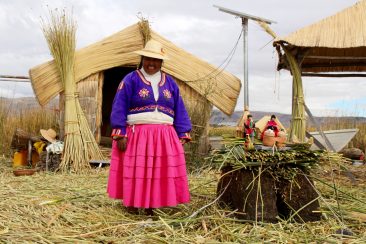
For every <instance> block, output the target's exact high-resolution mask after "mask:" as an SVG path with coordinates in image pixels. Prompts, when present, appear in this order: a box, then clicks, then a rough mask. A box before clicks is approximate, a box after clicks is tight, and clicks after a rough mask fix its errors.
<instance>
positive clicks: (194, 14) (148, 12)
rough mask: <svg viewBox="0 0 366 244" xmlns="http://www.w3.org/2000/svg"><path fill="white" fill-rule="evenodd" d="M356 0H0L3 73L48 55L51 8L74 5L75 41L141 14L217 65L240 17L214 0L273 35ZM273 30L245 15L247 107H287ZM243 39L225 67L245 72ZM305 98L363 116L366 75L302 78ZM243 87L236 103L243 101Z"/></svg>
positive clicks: (27, 92)
mask: <svg viewBox="0 0 366 244" xmlns="http://www.w3.org/2000/svg"><path fill="white" fill-rule="evenodd" d="M356 2H357V0H321V1H319V0H317V1H315V0H306V1H303V0H281V1H278V0H257V1H251V0H241V1H238V0H185V1H178V0H135V1H129V0H11V1H10V0H0V33H1V34H0V75H14V76H16V75H17V76H28V70H29V69H30V68H31V67H33V66H36V65H38V64H41V63H43V62H45V61H48V60H50V59H51V56H50V52H49V49H48V47H47V43H46V40H45V38H44V36H43V34H42V31H41V19H42V18H43V19H46V18H47V17H48V16H49V10H50V9H51V10H53V9H55V8H58V9H66V11H72V13H73V16H74V19H75V20H76V23H77V33H76V36H77V48H82V47H85V46H86V45H89V44H92V43H94V42H96V41H99V40H101V39H103V38H105V37H107V36H109V35H111V34H114V33H115V32H118V31H120V30H121V29H124V28H125V27H127V26H129V25H132V24H135V23H136V22H137V21H138V20H139V19H138V16H143V17H144V18H146V19H148V20H149V21H150V24H151V28H152V29H153V30H154V31H156V32H158V33H159V34H161V35H162V36H164V37H165V38H167V39H169V40H170V41H172V42H173V43H175V44H176V45H177V46H179V47H181V48H183V49H185V50H186V51H188V52H190V53H192V54H193V55H195V56H197V57H199V58H201V59H203V60H206V61H208V62H209V63H211V64H213V65H216V66H220V65H221V64H222V63H223V62H224V61H225V59H226V58H227V57H228V55H229V53H230V51H231V50H232V49H233V47H234V46H235V44H236V42H237V41H238V38H239V36H240V33H241V19H239V18H235V17H234V16H232V15H230V14H227V13H224V12H220V11H219V10H218V9H217V8H215V7H213V5H218V6H222V7H225V8H229V9H233V10H236V11H239V12H243V13H247V14H251V15H255V16H260V17H263V18H266V19H270V20H274V21H276V22H277V23H276V24H272V25H271V26H270V27H271V28H272V29H273V30H274V31H275V33H276V34H277V35H278V36H287V35H289V34H290V33H292V32H294V31H296V30H297V29H299V28H302V27H305V26H307V25H309V24H312V23H314V22H317V21H319V20H321V19H323V18H325V17H327V16H330V15H333V14H335V13H337V12H338V11H340V10H342V9H344V8H346V7H349V6H352V5H353V4H355V3H356ZM271 41H272V37H271V36H269V35H268V34H267V33H265V32H264V31H263V30H262V29H261V28H260V27H259V26H258V24H257V23H256V22H253V21H249V30H248V66H249V107H250V110H252V111H267V112H271V113H276V112H277V113H287V114H290V113H291V84H292V77H291V76H290V74H289V72H288V71H286V70H283V71H280V72H278V71H276V66H277V60H278V57H277V53H276V52H275V49H274V48H273V46H272V42H271ZM243 56H244V55H243V40H242V39H240V40H239V44H238V46H237V49H236V52H235V54H234V56H233V58H232V59H231V61H230V63H229V64H228V65H227V67H226V70H227V71H228V72H231V73H232V74H234V75H236V76H237V77H238V78H239V79H241V80H243V76H244V75H243V72H244V71H243V70H244V69H243ZM303 86H304V94H305V101H306V103H307V105H308V107H309V108H310V110H311V111H312V113H313V114H315V115H318V116H328V115H338V116H365V117H366V95H365V91H366V89H365V87H366V79H365V78H315V77H304V78H303ZM0 96H6V97H29V96H34V94H33V90H32V88H31V85H30V84H26V83H14V82H4V81H0ZM243 103H244V98H243V91H241V94H240V96H239V98H238V103H237V106H236V110H242V109H243Z"/></svg>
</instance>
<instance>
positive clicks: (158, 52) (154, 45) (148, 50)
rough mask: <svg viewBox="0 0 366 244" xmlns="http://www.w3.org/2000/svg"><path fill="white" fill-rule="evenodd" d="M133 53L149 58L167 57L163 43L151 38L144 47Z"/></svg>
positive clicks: (165, 58)
mask: <svg viewBox="0 0 366 244" xmlns="http://www.w3.org/2000/svg"><path fill="white" fill-rule="evenodd" d="M134 53H137V54H139V55H141V56H145V57H150V58H157V59H162V60H167V59H169V58H168V56H167V54H166V53H165V50H164V48H163V45H162V44H161V43H160V42H158V41H155V40H153V39H151V40H150V41H148V42H147V43H146V45H145V48H143V49H141V50H139V51H135V52H134Z"/></svg>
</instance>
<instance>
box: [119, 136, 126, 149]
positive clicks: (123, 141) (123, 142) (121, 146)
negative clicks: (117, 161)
mask: <svg viewBox="0 0 366 244" xmlns="http://www.w3.org/2000/svg"><path fill="white" fill-rule="evenodd" d="M117 146H118V149H119V150H120V151H122V152H124V151H126V148H127V137H122V138H121V139H118V140H117Z"/></svg>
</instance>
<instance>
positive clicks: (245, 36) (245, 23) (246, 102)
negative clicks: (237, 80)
mask: <svg viewBox="0 0 366 244" xmlns="http://www.w3.org/2000/svg"><path fill="white" fill-rule="evenodd" d="M241 22H242V26H243V44H244V45H243V51H244V81H243V83H244V110H246V109H247V108H249V89H248V88H249V85H248V19H247V18H241Z"/></svg>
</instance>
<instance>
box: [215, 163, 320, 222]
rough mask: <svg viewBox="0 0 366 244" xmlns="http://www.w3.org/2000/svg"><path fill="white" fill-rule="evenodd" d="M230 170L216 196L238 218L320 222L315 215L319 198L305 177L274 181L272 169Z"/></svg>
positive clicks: (318, 214)
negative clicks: (234, 212)
mask: <svg viewBox="0 0 366 244" xmlns="http://www.w3.org/2000/svg"><path fill="white" fill-rule="evenodd" d="M231 170H232V168H231V167H226V168H224V169H223V170H222V175H223V176H222V177H221V179H220V181H219V183H218V186H217V196H220V199H219V205H220V206H222V207H225V206H227V207H229V208H230V209H232V210H237V212H236V217H237V218H239V219H245V220H252V221H262V222H277V221H278V216H279V217H282V218H289V217H292V219H293V220H296V221H316V220H319V219H320V213H314V212H313V211H315V210H318V209H319V202H318V200H317V199H316V198H317V197H318V195H317V193H316V191H315V190H314V188H313V184H312V182H311V181H310V180H309V179H308V178H306V177H305V176H304V175H303V174H300V173H299V174H296V176H295V178H294V179H292V180H291V181H290V180H288V179H285V178H282V177H276V178H274V176H273V175H274V171H275V170H276V169H272V168H269V167H252V168H247V169H240V170H236V171H234V172H230V171H231ZM294 181H296V184H293V183H294ZM310 202H312V203H310ZM309 203H310V204H309ZM297 211H298V213H296V212H297ZM295 213H296V214H295Z"/></svg>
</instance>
